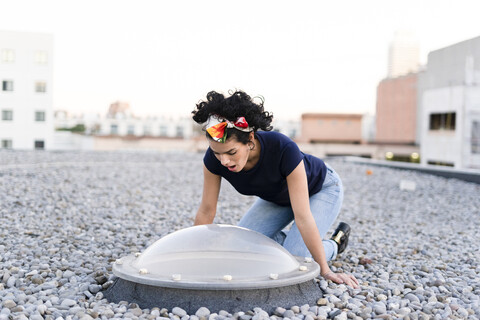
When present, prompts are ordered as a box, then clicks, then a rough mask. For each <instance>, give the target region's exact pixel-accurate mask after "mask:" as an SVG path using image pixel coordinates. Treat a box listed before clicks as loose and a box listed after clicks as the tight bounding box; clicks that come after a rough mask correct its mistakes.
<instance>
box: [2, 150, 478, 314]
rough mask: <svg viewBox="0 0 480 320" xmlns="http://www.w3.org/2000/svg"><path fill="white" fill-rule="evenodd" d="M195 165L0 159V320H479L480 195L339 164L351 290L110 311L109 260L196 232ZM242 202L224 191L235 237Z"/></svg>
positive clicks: (339, 263) (345, 267)
mask: <svg viewBox="0 0 480 320" xmlns="http://www.w3.org/2000/svg"><path fill="white" fill-rule="evenodd" d="M202 156H203V155H202V154H198V153H155V152H151V153H147V152H142V153H138V152H97V153H93V152H48V151H42V152H33V151H32V152H30V151H0V226H1V228H0V310H1V311H0V320H1V319H59V320H60V319H64V320H67V319H72V320H73V319H85V320H86V319H119V318H132V319H176V320H180V319H181V320H187V319H192V320H197V319H209V320H210V319H212V320H213V319H228V318H235V319H242V320H252V319H255V320H257V319H272V320H275V319H282V318H285V319H286V318H288V319H292V320H293V319H295V320H296V319H300V320H313V319H327V318H331V319H369V318H377V319H445V318H452V319H479V318H480V252H479V243H480V236H479V233H478V232H477V230H479V229H480V219H479V215H480V209H479V208H480V196H479V195H480V185H477V184H473V183H468V182H464V181H460V180H456V179H445V178H441V177H435V176H430V175H426V174H421V173H417V172H412V171H407V170H396V169H392V168H383V167H373V166H369V165H364V164H363V165H361V164H352V163H345V162H343V161H341V159H332V160H328V162H329V163H330V164H331V165H332V166H333V167H334V168H335V169H336V170H337V171H338V172H339V174H340V176H341V177H342V180H343V183H344V186H345V201H344V205H343V209H342V212H341V215H340V218H339V220H341V221H346V222H348V223H349V224H350V225H351V226H352V235H351V238H350V244H349V247H348V248H347V250H346V251H345V252H344V253H343V254H341V255H339V256H338V257H337V259H336V260H335V261H332V262H331V267H332V269H333V270H336V271H344V272H349V273H352V274H354V275H355V276H356V277H357V279H358V280H359V281H360V283H361V288H359V289H356V290H353V289H352V288H349V287H346V286H345V285H337V284H334V283H331V282H327V281H325V280H324V279H322V278H319V279H318V280H319V285H320V287H321V288H322V290H323V291H324V296H323V297H319V300H318V304H317V305H303V306H294V307H291V308H290V307H288V308H287V306H278V308H277V309H276V310H275V312H274V313H272V314H268V313H267V312H265V311H263V310H261V309H260V308H254V309H253V310H244V311H242V312H237V313H235V314H230V313H228V312H227V311H225V310H208V309H206V308H200V309H199V310H198V311H197V312H196V313H195V314H192V315H188V314H186V312H185V311H184V310H183V309H182V306H181V305H179V306H178V307H176V308H173V310H167V309H165V308H162V306H161V305H159V306H158V308H152V309H143V310H142V309H140V308H139V307H138V305H136V304H134V303H130V302H128V301H122V302H120V303H118V304H116V303H109V302H108V301H107V300H106V299H104V297H103V292H104V290H105V289H107V288H108V287H109V286H110V285H111V283H112V281H113V280H114V279H115V277H114V276H113V274H112V271H111V264H112V262H113V261H115V260H116V259H118V258H120V257H123V256H125V255H128V254H131V253H135V252H141V251H143V250H144V249H145V248H147V247H148V246H149V245H150V244H152V243H153V242H155V241H156V240H157V239H159V238H160V237H162V236H164V235H166V234H168V233H171V232H173V231H176V230H179V229H182V228H186V227H189V226H191V225H192V224H193V218H194V215H195V211H196V209H197V206H198V204H199V202H200V198H201V192H202ZM401 181H403V182H402V184H403V185H404V184H405V181H409V182H411V183H414V184H415V188H414V190H413V189H411V188H410V189H405V188H401V187H400V184H401V183H400V182H401ZM253 201H254V199H253V198H252V197H245V196H242V195H239V194H237V193H236V192H235V191H234V190H233V188H232V187H231V186H230V185H229V184H228V183H226V182H224V183H223V186H222V191H221V193H220V199H219V205H218V214H217V217H216V220H215V222H216V223H226V224H236V222H237V221H238V220H239V218H240V217H241V215H242V213H243V212H244V211H245V209H246V208H248V206H249V205H250V204H252V203H253Z"/></svg>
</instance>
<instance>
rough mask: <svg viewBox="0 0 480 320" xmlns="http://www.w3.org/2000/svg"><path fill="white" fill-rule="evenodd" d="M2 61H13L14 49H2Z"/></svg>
mask: <svg viewBox="0 0 480 320" xmlns="http://www.w3.org/2000/svg"><path fill="white" fill-rule="evenodd" d="M2 62H5V63H13V62H15V51H13V50H12V49H2Z"/></svg>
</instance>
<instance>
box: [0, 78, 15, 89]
mask: <svg viewBox="0 0 480 320" xmlns="http://www.w3.org/2000/svg"><path fill="white" fill-rule="evenodd" d="M2 91H13V81H12V80H3V81H2Z"/></svg>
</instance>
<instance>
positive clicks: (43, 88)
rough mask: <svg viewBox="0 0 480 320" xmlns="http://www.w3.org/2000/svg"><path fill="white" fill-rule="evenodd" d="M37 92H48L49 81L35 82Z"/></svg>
mask: <svg viewBox="0 0 480 320" xmlns="http://www.w3.org/2000/svg"><path fill="white" fill-rule="evenodd" d="M35 92H40V93H45V92H47V83H46V82H45V81H37V82H35Z"/></svg>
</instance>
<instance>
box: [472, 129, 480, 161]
mask: <svg viewBox="0 0 480 320" xmlns="http://www.w3.org/2000/svg"><path fill="white" fill-rule="evenodd" d="M471 137H472V140H471V146H472V153H474V154H480V121H473V122H472V136H471Z"/></svg>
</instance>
